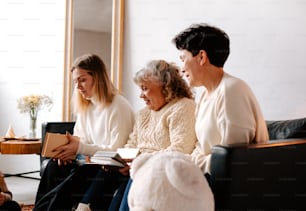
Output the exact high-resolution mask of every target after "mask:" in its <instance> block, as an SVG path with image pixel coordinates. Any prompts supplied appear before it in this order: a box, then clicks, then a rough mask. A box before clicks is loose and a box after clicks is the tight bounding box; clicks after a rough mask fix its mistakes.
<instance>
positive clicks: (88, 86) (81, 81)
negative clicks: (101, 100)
mask: <svg viewBox="0 0 306 211" xmlns="http://www.w3.org/2000/svg"><path fill="white" fill-rule="evenodd" d="M72 79H73V82H74V84H75V88H76V89H77V90H78V91H79V93H80V94H81V96H82V97H83V98H85V99H89V98H91V97H92V96H93V85H94V80H93V77H92V76H91V75H90V74H88V72H87V71H86V70H84V69H81V68H75V69H74V70H73V72H72Z"/></svg>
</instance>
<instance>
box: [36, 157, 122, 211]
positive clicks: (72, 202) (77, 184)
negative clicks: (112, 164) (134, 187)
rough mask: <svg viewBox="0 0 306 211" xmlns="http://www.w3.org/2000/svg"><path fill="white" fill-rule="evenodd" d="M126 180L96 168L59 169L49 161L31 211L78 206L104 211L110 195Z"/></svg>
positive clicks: (74, 165)
mask: <svg viewBox="0 0 306 211" xmlns="http://www.w3.org/2000/svg"><path fill="white" fill-rule="evenodd" d="M52 172H53V175H52ZM65 174H68V175H67V176H66V178H65V177H64V175H65ZM48 178H49V179H50V180H48ZM126 180H127V179H125V177H124V176H123V175H121V174H120V173H119V172H118V171H109V172H105V171H104V170H102V168H101V166H100V165H91V164H90V165H81V166H79V165H78V164H76V163H73V164H70V165H67V166H60V167H59V166H57V163H56V162H54V161H51V162H49V164H48V166H47V169H46V170H45V172H44V175H43V178H42V181H41V183H40V185H39V189H38V193H37V197H36V202H35V208H34V209H33V210H34V211H47V210H50V211H51V210H52V211H54V210H71V209H72V207H75V206H77V204H78V203H79V202H83V203H90V207H91V209H92V210H107V208H108V206H109V203H110V201H111V199H112V196H113V194H114V192H115V191H116V189H117V188H118V187H119V186H120V185H121V184H122V183H123V182H124V181H126ZM52 186H55V187H53V188H52Z"/></svg>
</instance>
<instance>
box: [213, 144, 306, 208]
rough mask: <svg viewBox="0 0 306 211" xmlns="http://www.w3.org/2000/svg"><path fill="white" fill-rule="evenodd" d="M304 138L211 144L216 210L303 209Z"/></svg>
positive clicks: (305, 196)
mask: <svg viewBox="0 0 306 211" xmlns="http://www.w3.org/2000/svg"><path fill="white" fill-rule="evenodd" d="M305 153H306V139H305V140H291V141H287V140H282V141H278V142H274V143H268V144H251V145H231V146H214V147H213V148H212V157H211V186H212V190H213V192H214V196H215V204H216V210H227V209H229V210H252V209H256V210H288V209H290V210H292V209H294V210H298V208H300V207H302V208H304V210H306V203H305V199H306V188H305V187H306V156H305Z"/></svg>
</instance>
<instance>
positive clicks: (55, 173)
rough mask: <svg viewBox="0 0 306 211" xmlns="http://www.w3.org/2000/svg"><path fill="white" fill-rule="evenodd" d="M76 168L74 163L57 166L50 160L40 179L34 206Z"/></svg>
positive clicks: (76, 165)
mask: <svg viewBox="0 0 306 211" xmlns="http://www.w3.org/2000/svg"><path fill="white" fill-rule="evenodd" d="M77 167H78V164H77V163H76V162H73V163H71V164H67V165H64V166H58V164H57V161H53V160H50V161H49V162H48V164H47V166H46V168H45V170H44V173H43V175H42V177H41V180H40V183H39V186H38V190H37V193H36V199H35V204H36V203H37V202H38V201H39V200H40V199H41V198H42V197H43V196H45V195H46V194H47V193H48V192H50V191H51V190H52V189H53V188H55V187H56V186H58V185H59V184H61V183H62V182H63V181H64V180H65V179H66V178H67V177H68V176H69V175H71V174H72V172H73V171H74V170H75V169H76V168H77Z"/></svg>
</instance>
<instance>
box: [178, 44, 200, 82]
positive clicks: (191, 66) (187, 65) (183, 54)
mask: <svg viewBox="0 0 306 211" xmlns="http://www.w3.org/2000/svg"><path fill="white" fill-rule="evenodd" d="M180 59H181V61H182V62H183V67H182V72H183V73H184V75H185V76H186V78H187V79H188V80H189V84H190V86H193V87H197V86H201V84H200V83H199V81H198V74H199V73H200V72H199V71H200V70H199V64H200V62H201V60H199V55H196V56H192V54H191V52H189V51H187V50H180Z"/></svg>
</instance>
